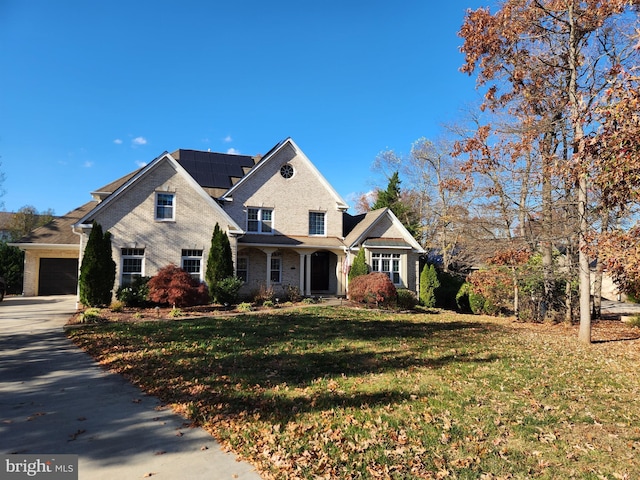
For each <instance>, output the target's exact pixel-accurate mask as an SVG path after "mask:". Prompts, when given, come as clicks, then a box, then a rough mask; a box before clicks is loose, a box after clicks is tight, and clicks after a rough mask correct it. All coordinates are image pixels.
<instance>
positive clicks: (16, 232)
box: [9, 205, 53, 241]
mask: <svg viewBox="0 0 640 480" xmlns="http://www.w3.org/2000/svg"><path fill="white" fill-rule="evenodd" d="M51 220H53V210H51V209H48V210H45V211H44V212H38V210H37V209H36V208H35V207H34V206H32V205H25V206H24V207H21V208H20V209H19V210H18V211H17V212H16V213H15V214H14V215H13V218H12V219H11V222H10V224H9V231H10V236H11V240H12V241H17V240H19V239H20V238H22V237H24V236H25V235H28V234H29V233H31V231H33V230H34V229H35V228H38V227H41V226H42V225H46V224H47V223H49V222H50V221H51Z"/></svg>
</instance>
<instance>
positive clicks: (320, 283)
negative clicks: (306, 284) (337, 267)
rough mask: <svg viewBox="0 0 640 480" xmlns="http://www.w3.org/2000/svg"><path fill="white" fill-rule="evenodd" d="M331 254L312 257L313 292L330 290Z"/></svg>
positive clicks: (319, 254) (318, 253)
mask: <svg viewBox="0 0 640 480" xmlns="http://www.w3.org/2000/svg"><path fill="white" fill-rule="evenodd" d="M329 259H330V255H329V252H315V253H314V254H313V255H311V291H328V290H329Z"/></svg>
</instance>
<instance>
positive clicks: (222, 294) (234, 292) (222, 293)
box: [215, 277, 244, 305]
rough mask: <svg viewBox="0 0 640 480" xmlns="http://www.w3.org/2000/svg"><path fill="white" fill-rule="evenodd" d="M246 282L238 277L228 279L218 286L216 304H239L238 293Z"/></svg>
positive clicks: (219, 282) (221, 281)
mask: <svg viewBox="0 0 640 480" xmlns="http://www.w3.org/2000/svg"><path fill="white" fill-rule="evenodd" d="M243 283H244V282H243V281H242V280H241V279H240V278H238V277H227V278H224V279H222V280H220V281H218V283H217V284H216V295H215V296H216V302H218V303H220V304H222V305H225V304H226V305H235V304H236V303H238V292H239V291H240V287H242V284H243Z"/></svg>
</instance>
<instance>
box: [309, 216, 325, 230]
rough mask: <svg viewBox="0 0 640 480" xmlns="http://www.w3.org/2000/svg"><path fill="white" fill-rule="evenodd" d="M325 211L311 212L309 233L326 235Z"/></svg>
mask: <svg viewBox="0 0 640 480" xmlns="http://www.w3.org/2000/svg"><path fill="white" fill-rule="evenodd" d="M325 216H326V214H325V212H309V235H326V234H327V230H326V226H325V224H326V222H325Z"/></svg>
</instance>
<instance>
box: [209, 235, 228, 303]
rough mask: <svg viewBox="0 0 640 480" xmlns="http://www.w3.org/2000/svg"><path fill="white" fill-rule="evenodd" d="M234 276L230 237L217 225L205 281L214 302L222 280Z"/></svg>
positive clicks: (212, 239)
mask: <svg viewBox="0 0 640 480" xmlns="http://www.w3.org/2000/svg"><path fill="white" fill-rule="evenodd" d="M232 276H233V257H232V255H231V244H230V243H229V237H227V234H226V233H224V232H223V231H222V229H221V228H220V226H219V225H218V224H217V223H216V225H215V227H214V229H213V234H212V235H211V248H210V249H209V257H208V258H207V271H206V273H205V279H206V281H207V285H208V286H209V293H210V295H211V299H212V300H213V301H216V300H217V297H218V293H217V286H218V283H219V282H220V281H221V280H224V279H225V278H229V277H232Z"/></svg>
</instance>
